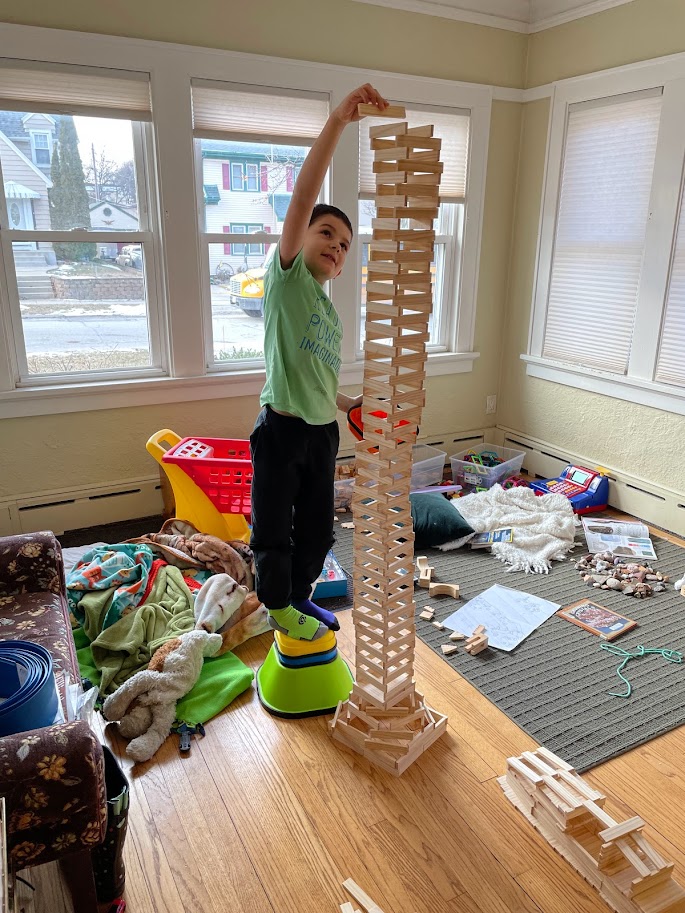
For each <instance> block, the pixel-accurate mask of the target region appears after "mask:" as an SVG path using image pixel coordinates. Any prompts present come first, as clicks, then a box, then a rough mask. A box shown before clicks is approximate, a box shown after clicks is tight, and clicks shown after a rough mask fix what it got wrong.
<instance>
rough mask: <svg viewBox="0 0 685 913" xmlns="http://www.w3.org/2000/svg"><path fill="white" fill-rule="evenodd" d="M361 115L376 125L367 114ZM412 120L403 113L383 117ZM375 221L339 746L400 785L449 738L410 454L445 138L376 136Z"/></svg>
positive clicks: (420, 131)
mask: <svg viewBox="0 0 685 913" xmlns="http://www.w3.org/2000/svg"><path fill="white" fill-rule="evenodd" d="M359 113H360V114H362V115H375V116H378V115H379V111H378V109H376V108H375V107H373V106H371V105H360V106H359ZM383 116H386V117H400V118H403V117H404V116H405V112H404V109H402V108H397V107H396V108H392V109H386V111H385V112H383ZM369 133H370V137H371V149H372V151H373V153H374V162H373V170H374V173H375V174H376V196H375V201H376V218H374V219H373V223H372V224H373V239H372V241H371V245H370V252H369V262H368V274H367V282H366V342H365V345H364V351H365V363H364V401H363V407H362V415H363V421H364V439H363V440H362V441H360V442H359V443H358V444H357V448H356V461H357V477H356V482H355V493H354V497H353V501H352V510H353V515H354V520H355V533H354V610H353V619H354V625H355V638H356V646H355V662H356V682H355V686H354V688H353V690H352V694H351V695H350V697H349V699H348V700H347V701H345V702H343V703H341V704H340V705H339V706H338V709H337V711H336V714H335V717H334V719H333V721H332V723H331V729H332V733H333V737H334V738H336V739H338V740H339V741H341V742H343V743H344V744H346V745H348V746H349V747H351V748H353V749H354V750H356V751H358V752H359V753H360V754H364V755H366V756H367V757H368V758H370V759H371V760H373V761H374V762H375V763H376V764H378V765H379V766H381V767H383V768H385V769H386V770H389V771H390V772H391V773H394V774H396V775H399V774H401V773H402V772H403V771H404V770H405V769H406V768H407V767H408V766H409V765H410V764H411V763H412V761H414V760H415V759H416V758H417V757H418V756H419V755H420V754H421V753H422V752H423V751H425V750H426V748H428V747H429V745H431V744H432V742H434V741H435V740H436V739H437V738H438V737H439V736H440V735H442V733H443V732H444V731H445V730H446V728H447V717H446V716H444V715H443V714H440V713H437V712H436V711H435V710H433V709H431V708H430V707H428V706H427V705H426V704H425V702H424V700H423V696H422V695H421V694H419V693H418V692H417V690H416V685H415V682H414V645H415V640H416V632H415V627H414V586H413V575H414V533H413V530H412V520H411V506H410V502H409V491H410V480H411V468H412V446H413V444H414V443H415V441H416V435H417V432H418V424H419V421H420V418H421V410H422V408H423V405H424V397H425V390H424V386H425V378H426V342H427V341H428V336H429V334H428V318H429V315H430V312H431V309H432V304H433V296H432V291H431V268H430V267H431V261H432V259H433V248H434V243H435V232H434V230H433V220H434V219H435V218H437V215H438V207H439V190H440V175H441V173H442V169H443V166H442V163H441V162H440V160H439V159H440V139H438V138H436V137H434V136H433V127H432V126H425V127H424V126H421V127H409V126H408V124H407V123H406V122H402V123H391V124H382V125H380V126H377V127H371V128H370V131H369Z"/></svg>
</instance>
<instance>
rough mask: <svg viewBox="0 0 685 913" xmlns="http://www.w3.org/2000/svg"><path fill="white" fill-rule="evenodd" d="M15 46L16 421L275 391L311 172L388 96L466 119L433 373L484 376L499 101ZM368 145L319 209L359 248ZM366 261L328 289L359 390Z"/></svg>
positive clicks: (219, 60)
mask: <svg viewBox="0 0 685 913" xmlns="http://www.w3.org/2000/svg"><path fill="white" fill-rule="evenodd" d="M6 31H8V34H9V33H10V32H11V38H12V40H11V42H8V43H7V46H8V47H10V46H11V48H12V54H13V55H14V58H13V59H8V58H0V172H1V174H0V340H1V342H0V417H19V416H27V415H46V414H53V413H61V412H71V411H88V410H91V409H109V408H113V407H123V406H126V407H133V406H139V405H140V406H144V405H158V404H161V403H171V402H173V403H179V402H192V401H195V400H200V401H205V400H207V399H213V398H216V399H221V398H225V397H227V396H229V397H232V396H244V395H253V394H256V393H258V392H259V390H260V389H261V386H262V384H263V371H264V362H263V332H264V330H263V324H264V321H263V313H262V303H263V278H264V271H265V270H266V269H267V268H268V264H269V262H270V259H271V258H272V257H273V255H274V253H275V251H276V249H277V242H278V240H279V238H280V235H281V232H282V228H283V223H284V219H285V218H286V214H287V211H288V207H289V205H290V201H291V199H292V194H293V191H294V188H295V186H296V184H297V180H298V176H299V174H300V169H301V167H302V163H303V161H304V159H305V156H306V155H307V153H308V150H309V148H310V147H311V145H312V143H313V141H314V139H315V138H316V137H317V136H318V135H319V133H320V131H321V129H322V127H323V125H324V123H325V121H326V118H327V116H328V112H329V110H330V108H331V107H334V106H335V105H337V104H338V103H339V102H340V101H341V100H342V99H343V98H344V97H345V96H346V95H347V93H348V92H349V89H350V86H351V85H353V84H355V83H356V84H361V83H363V82H366V81H367V80H369V79H372V80H376V79H377V78H378V79H381V78H382V89H383V92H384V94H386V96H388V97H390V98H403V97H405V96H406V97H407V100H408V101H411V105H410V107H411V108H412V110H414V109H416V110H417V111H418V110H420V108H421V106H422V105H426V106H428V107H427V108H426V109H425V111H424V115H425V116H424V117H423V118H422V120H423V121H425V122H433V121H434V115H436V116H437V115H438V114H440V113H442V114H445V115H451V116H457V117H458V116H459V115H460V113H464V112H465V116H466V117H467V119H468V145H469V154H468V157H467V156H466V155H462V156H461V161H462V162H463V163H464V167H465V163H466V161H467V160H468V187H467V186H466V184H464V188H463V192H461V191H460V192H459V194H458V195H457V196H458V198H456V199H455V198H452V197H451V196H450V195H449V194H446V190H445V187H444V186H443V190H442V192H443V194H446V198H445V199H444V200H443V202H442V204H441V218H440V220H439V223H438V250H437V256H436V261H435V264H434V269H435V289H436V302H438V305H437V309H436V313H435V315H434V316H433V318H432V323H431V329H432V333H433V340H434V342H435V344H434V345H432V346H431V352H430V355H431V357H430V359H429V363H428V367H427V371H428V374H429V375H433V374H454V373H461V372H465V371H470V370H471V368H472V364H473V360H474V359H475V358H477V357H478V353H477V352H473V338H474V320H475V301H476V290H477V280H478V275H479V262H478V261H479V246H480V233H481V222H482V203H483V196H484V188H485V169H486V165H487V143H488V130H489V124H490V122H491V107H492V89H491V87H489V86H483V87H478V86H467V85H464V84H459V83H454V82H449V81H448V80H431V79H422V80H415V79H412V78H408V77H407V76H402V75H400V74H393V73H384V74H382V77H381V76H379V75H378V74H375V75H373V74H370V73H368V72H366V71H364V70H350V69H349V68H343V69H340V68H338V67H334V66H327V65H325V64H311V63H303V62H298V61H295V60H285V59H284V60H279V59H276V58H264V57H261V56H258V55H249V54H234V53H232V52H224V51H217V52H216V53H212V54H207V53H206V52H205V51H203V50H202V49H194V48H192V47H178V46H173V45H164V44H155V43H153V44H149V43H148V44H144V43H143V44H135V42H134V43H133V44H131V43H130V42H127V41H126V40H125V39H118V38H111V37H107V36H100V35H95V34H87V33H83V34H79V38H78V41H76V42H74V39H73V36H71V35H69V34H68V33H64V32H60V31H59V30H57V31H53V32H51V33H50V35H49V36H48V35H45V34H44V33H43V32H42V31H41V30H39V29H32V28H31V27H28V26H12V25H10V26H7V27H6ZM41 57H44V58H49V61H50V62H48V61H42V60H41V59H40V58H41ZM151 73H152V74H153V78H152V79H151V78H150V74H151ZM189 74H192V75H189ZM313 86H314V87H316V88H317V89H318V91H317V92H312V87H313ZM276 87H278V88H276ZM456 106H459V107H456ZM153 119H154V128H153ZM358 130H359V128H358V127H357V125H351V126H350V127H348V128H346V130H345V133H344V135H343V136H342V138H341V141H340V143H339V144H338V146H337V148H336V152H335V156H334V160H333V164H332V167H331V169H330V172H329V174H327V175H326V178H325V180H324V184H323V187H322V191H321V201H323V202H327V201H329V200H330V201H331V202H333V203H335V205H336V206H339V207H340V208H341V209H342V210H343V211H344V212H346V213H348V214H349V216H350V218H351V220H352V223H353V225H354V227H355V236H356V237H358V232H357V230H356V229H357V221H358V214H357V210H358V207H359V205H360V202H361V203H362V204H364V203H365V202H367V201H366V198H365V197H364V196H361V198H360V183H359V143H358ZM60 133H62V134H63V135H62V136H61V137H60ZM440 135H441V136H443V139H444V133H441V134H440ZM191 140H194V141H191ZM60 144H62V149H63V151H64V152H65V153H68V154H65V155H64V156H62V155H60V152H59V150H60ZM46 153H47V155H46ZM449 157H450V159H451V160H453V161H459V160H460V156H459V155H457V156H456V157H455V156H449ZM74 165H76V166H77V167H74ZM233 166H235V167H233ZM193 181H195V185H194V186H193ZM232 181H233V182H234V183H235V187H234V186H233V183H232ZM467 190H468V205H466V202H465V201H466V198H467ZM365 215H366V214H365V213H364V212H362V220H361V221H362V225H361V228H362V232H363V230H364V224H363V223H364V218H363V217H364V216H365ZM674 219H675V217H674ZM161 220H163V226H164V231H163V232H162V231H160V227H161V226H160V221H161ZM367 224H368V223H367ZM363 253H364V251H363V246H362V245H359V244H357V243H356V242H355V244H354V245H353V249H352V251H351V252H350V255H349V256H348V258H347V263H346V266H345V269H344V270H343V272H342V274H341V275H340V276H339V277H338V278H337V279H336V280H335V283H332V284H331V290H330V291H331V293H332V297H333V300H334V301H335V305H336V308H337V310H338V313H339V314H340V317H341V320H342V323H343V327H344V336H343V341H342V368H341V382H342V383H343V384H350V383H359V382H360V380H361V378H362V370H363V369H362V361H361V359H360V352H359V311H360V308H359V300H360V283H361V258H362V257H363ZM457 302H458V308H457ZM443 343H444V345H443Z"/></svg>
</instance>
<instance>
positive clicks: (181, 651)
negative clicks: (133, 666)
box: [102, 630, 221, 761]
mask: <svg viewBox="0 0 685 913" xmlns="http://www.w3.org/2000/svg"><path fill="white" fill-rule="evenodd" d="M220 649H221V636H220V635H219V634H209V633H208V632H207V631H204V630H203V631H187V632H186V633H185V634H182V635H181V636H180V637H175V638H174V639H173V640H169V641H167V642H166V643H165V644H163V645H162V646H161V647H160V648H159V650H157V651H156V652H155V653H154V654H153V656H152V659H151V660H150V665H149V666H148V668H147V669H144V670H143V671H142V672H137V673H136V674H135V675H133V676H132V677H131V678H129V679H128V681H126V682H124V684H123V685H121V686H120V687H119V688H117V690H116V691H115V692H114V694H110V696H109V697H108V698H107V700H106V701H105V703H104V705H103V708H102V712H103V715H104V717H105V719H107V720H109V721H110V722H113V721H118V722H119V732H120V733H121V734H122V736H124V738H127V739H132V740H133V741H131V742H129V744H128V746H127V748H126V754H127V755H128V756H129V757H130V758H132V759H133V760H134V761H148V760H149V759H150V758H151V757H152V755H153V754H154V753H155V752H156V751H157V749H158V748H159V747H160V745H161V744H162V742H163V741H164V740H165V739H166V737H167V736H168V735H169V732H170V731H171V727H172V725H173V722H174V720H175V719H176V702H177V701H179V700H180V699H181V698H182V697H183V696H184V695H186V694H187V693H188V692H189V691H190V689H191V688H192V687H193V685H194V684H195V682H196V681H197V680H198V678H199V676H200V670H201V669H202V663H203V662H204V658H205V656H215V655H216V654H217V653H218V652H219V650H220Z"/></svg>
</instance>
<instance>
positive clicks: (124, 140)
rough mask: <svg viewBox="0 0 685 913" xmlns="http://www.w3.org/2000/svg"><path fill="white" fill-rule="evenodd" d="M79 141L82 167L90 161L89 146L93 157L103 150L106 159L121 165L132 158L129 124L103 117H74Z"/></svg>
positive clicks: (131, 139) (128, 122) (125, 121)
mask: <svg viewBox="0 0 685 913" xmlns="http://www.w3.org/2000/svg"><path fill="white" fill-rule="evenodd" d="M74 125H75V127H76V132H77V133H78V139H79V155H80V156H81V161H82V162H83V163H84V165H88V164H89V163H90V161H91V144H92V145H94V146H95V155H96V156H98V157H99V154H100V152H101V151H102V150H104V152H105V155H106V157H107V158H108V159H110V160H111V161H113V162H116V164H117V165H121V164H122V163H123V162H127V161H130V159H132V158H133V136H132V132H131V123H130V121H127V120H115V119H114V118H105V117H74Z"/></svg>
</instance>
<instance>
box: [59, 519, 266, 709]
mask: <svg viewBox="0 0 685 913" xmlns="http://www.w3.org/2000/svg"><path fill="white" fill-rule="evenodd" d="M214 574H229V575H230V576H231V577H232V578H233V579H234V580H235V581H236V582H237V583H238V584H240V585H242V586H245V587H247V589H248V590H252V589H253V587H254V565H253V557H252V552H251V550H250V548H249V546H247V545H246V544H245V543H244V542H242V541H232V542H223V541H222V540H221V539H218V538H216V537H215V536H208V535H205V534H203V533H199V532H198V531H197V530H196V529H195V528H194V527H193V526H191V524H189V523H186V522H185V521H183V520H177V519H172V520H167V522H166V523H165V524H164V526H163V527H162V529H161V530H160V531H159V532H158V533H150V534H148V535H146V536H140V537H138V538H136V539H131V540H128V541H127V542H122V543H119V544H116V545H100V546H97V547H94V548H92V549H91V550H90V551H88V552H86V553H85V554H84V555H83V556H82V558H81V559H80V561H78V562H77V563H76V564H75V565H74V567H73V568H72V570H71V571H70V573H69V575H68V577H67V594H68V599H69V607H70V610H71V613H72V616H73V622H74V624H75V625H76V626H78V627H80V628H81V629H82V631H83V633H84V634H85V637H86V638H87V640H88V641H89V642H90V649H91V652H92V658H93V662H94V664H95V667H96V668H97V669H98V671H99V673H100V692H101V694H103V695H105V694H111V693H113V692H114V691H115V690H116V689H117V688H118V687H119V686H120V685H122V684H123V683H124V682H125V681H126V680H127V679H129V678H130V677H131V676H133V675H135V674H136V673H137V672H139V671H140V670H142V669H145V668H146V667H147V665H148V663H149V662H150V659H151V657H152V654H153V653H154V652H155V650H157V649H158V647H160V646H162V644H164V643H166V642H167V641H169V640H171V639H172V638H174V637H178V636H180V635H181V634H184V633H186V632H187V631H192V630H193V628H194V627H195V614H194V603H195V593H196V592H197V591H199V590H200V589H201V587H202V585H203V584H204V583H205V582H206V581H207V580H208V579H209V578H210V577H211V576H212V575H214Z"/></svg>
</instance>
